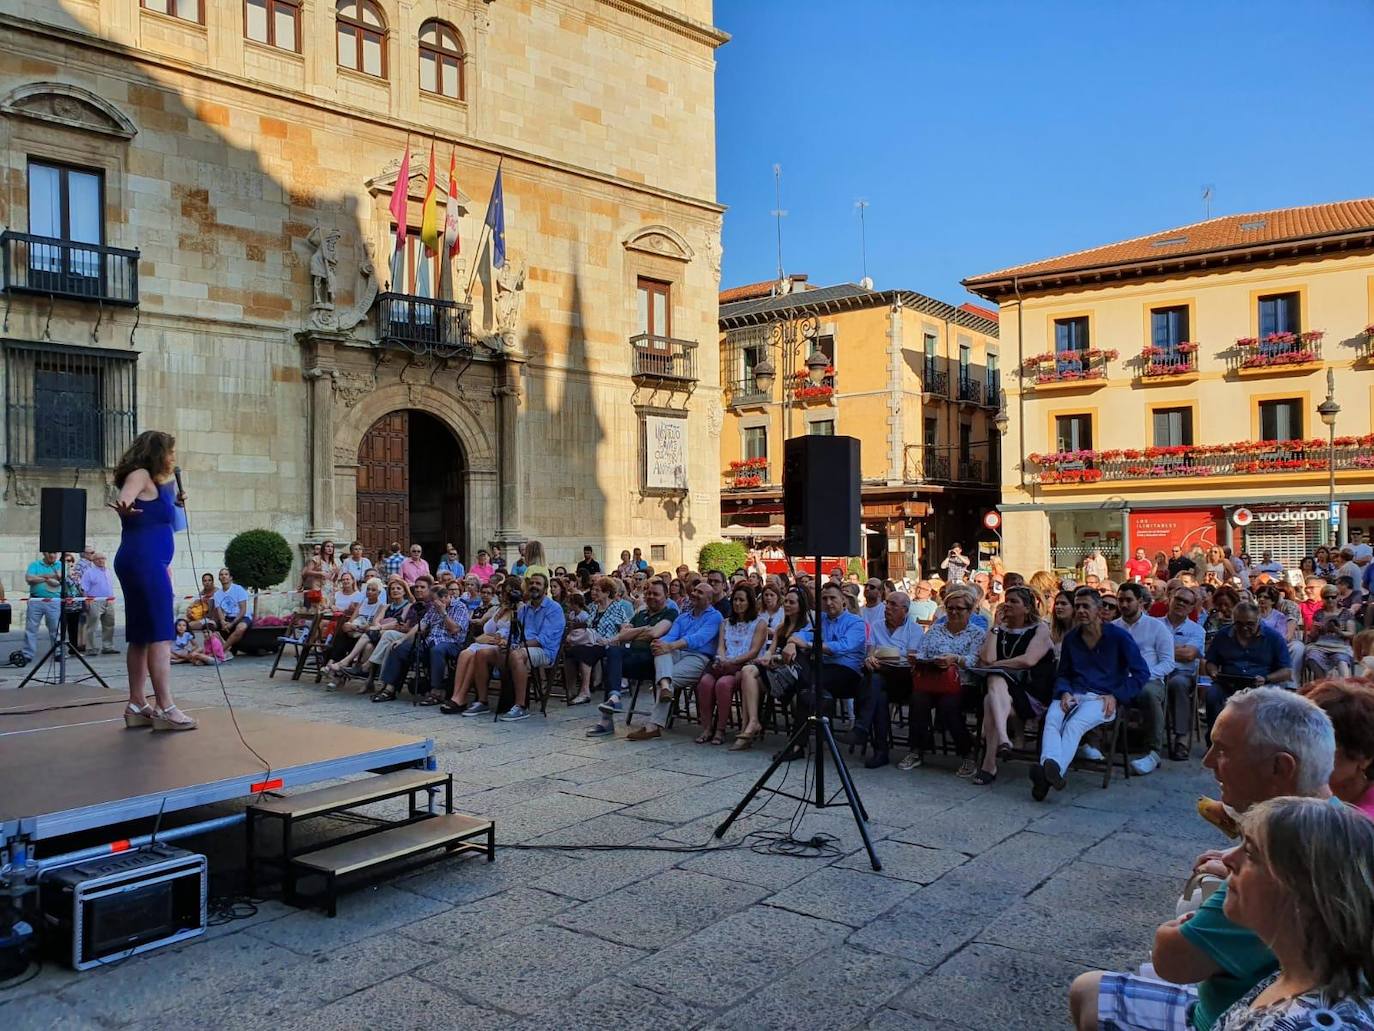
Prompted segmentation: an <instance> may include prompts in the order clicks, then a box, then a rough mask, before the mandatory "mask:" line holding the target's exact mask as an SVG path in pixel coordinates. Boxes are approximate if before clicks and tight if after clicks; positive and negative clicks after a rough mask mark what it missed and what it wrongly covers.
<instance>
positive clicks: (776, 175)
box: [772, 164, 787, 283]
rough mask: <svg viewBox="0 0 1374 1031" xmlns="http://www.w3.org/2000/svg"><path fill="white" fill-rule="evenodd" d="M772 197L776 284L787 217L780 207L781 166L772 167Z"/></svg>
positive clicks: (780, 278) (779, 271)
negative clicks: (774, 203) (776, 244)
mask: <svg viewBox="0 0 1374 1031" xmlns="http://www.w3.org/2000/svg"><path fill="white" fill-rule="evenodd" d="M773 195H774V197H775V198H776V200H777V205H778V206H777V207H776V208H774V209H773V211H772V215H773V218H774V219H776V220H777V223H778V282H779V283H781V282H782V278H783V277H782V220H783V219H784V218H786V217H787V212H786V211H785V210H783V206H782V165H776V164H775V165H774V166H773Z"/></svg>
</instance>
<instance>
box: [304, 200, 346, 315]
mask: <svg viewBox="0 0 1374 1031" xmlns="http://www.w3.org/2000/svg"><path fill="white" fill-rule="evenodd" d="M339 235H340V234H339V231H338V230H337V229H330V230H324V229H321V228H320V227H319V226H318V225H317V226H316V227H315V228H314V229H312V230H310V235H309V236H308V237H306V242H307V243H309V244H310V246H311V247H312V248H314V250H313V252H312V253H311V255H310V325H311V326H313V327H315V328H317V329H337V328H338V324H339V320H338V317H337V316H336V315H335V313H334V295H335V292H336V290H337V289H338V277H337V274H336V271H335V270H336V269H337V268H338V267H339Z"/></svg>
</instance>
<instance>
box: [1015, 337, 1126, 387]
mask: <svg viewBox="0 0 1374 1031" xmlns="http://www.w3.org/2000/svg"><path fill="white" fill-rule="evenodd" d="M1117 357H1118V354H1117V352H1116V351H1114V350H1103V349H1101V348H1097V347H1090V348H1088V349H1087V350H1086V351H1077V350H1067V351H1059V352H1058V353H1056V352H1053V351H1050V352H1047V353H1045V354H1037V355H1034V356H1032V357H1030V358H1027V359H1026V360H1025V362H1024V363H1023V364H1022V366H1021V382H1022V384H1023V385H1028V386H1032V387H1034V389H1036V390H1038V391H1050V390H1058V389H1067V390H1080V389H1089V390H1091V389H1095V388H1097V387H1100V386H1103V385H1104V384H1105V383H1106V382H1107V363H1108V362H1111V361H1115V360H1116V358H1117Z"/></svg>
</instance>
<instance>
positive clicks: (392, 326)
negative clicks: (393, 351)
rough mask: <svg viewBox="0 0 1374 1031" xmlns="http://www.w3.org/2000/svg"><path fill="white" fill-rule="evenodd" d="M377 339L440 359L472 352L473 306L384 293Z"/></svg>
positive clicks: (380, 341)
mask: <svg viewBox="0 0 1374 1031" xmlns="http://www.w3.org/2000/svg"><path fill="white" fill-rule="evenodd" d="M377 342H378V343H379V344H381V345H382V346H383V347H399V348H401V349H403V350H406V351H409V352H411V353H412V354H416V355H433V356H434V357H437V358H456V357H461V356H465V355H471V354H472V305H470V304H462V303H460V302H458V301H441V300H438V299H436V298H433V297H416V296H414V295H412V294H396V293H385V294H380V295H378V297H377Z"/></svg>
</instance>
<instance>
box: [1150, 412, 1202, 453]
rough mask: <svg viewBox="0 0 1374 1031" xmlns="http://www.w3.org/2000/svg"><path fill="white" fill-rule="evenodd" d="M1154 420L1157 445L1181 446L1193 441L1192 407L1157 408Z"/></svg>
mask: <svg viewBox="0 0 1374 1031" xmlns="http://www.w3.org/2000/svg"><path fill="white" fill-rule="evenodd" d="M1153 422H1154V441H1155V447H1181V446H1185V445H1189V444H1192V443H1193V410H1192V409H1191V408H1156V409H1155V410H1154V415H1153Z"/></svg>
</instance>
